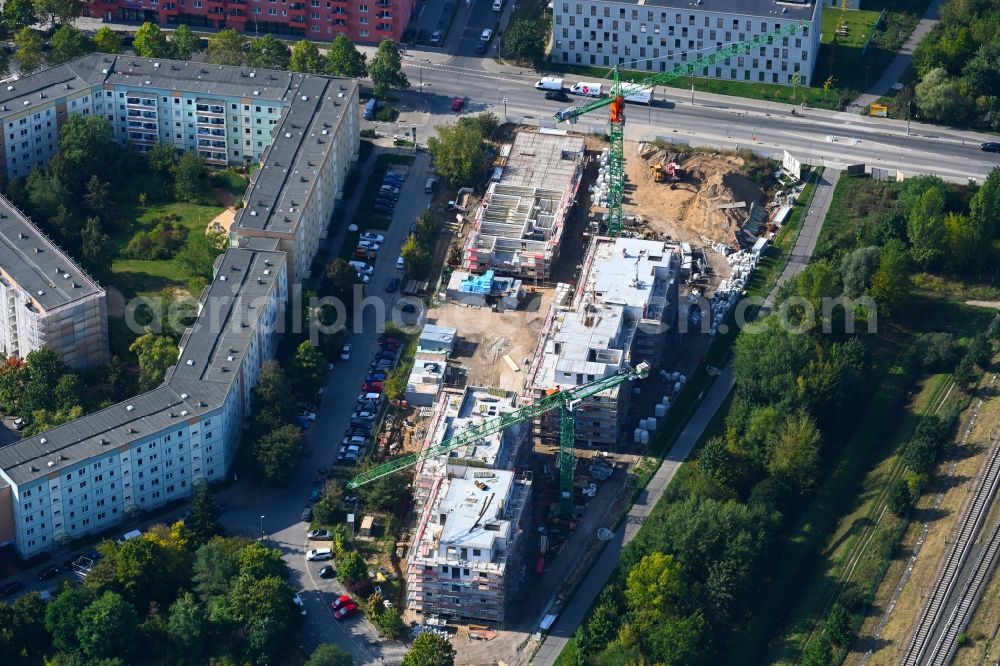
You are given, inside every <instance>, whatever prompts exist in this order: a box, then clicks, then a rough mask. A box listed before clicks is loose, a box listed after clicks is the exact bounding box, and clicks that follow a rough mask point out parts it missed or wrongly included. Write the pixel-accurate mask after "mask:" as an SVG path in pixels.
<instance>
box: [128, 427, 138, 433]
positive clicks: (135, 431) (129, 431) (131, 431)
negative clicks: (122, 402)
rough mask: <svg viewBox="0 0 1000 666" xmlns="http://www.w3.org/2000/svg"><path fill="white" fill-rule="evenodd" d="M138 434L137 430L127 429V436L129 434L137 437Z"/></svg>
mask: <svg viewBox="0 0 1000 666" xmlns="http://www.w3.org/2000/svg"><path fill="white" fill-rule="evenodd" d="M138 433H139V431H138V430H136V429H135V428H131V427H130V428H129V429H128V434H130V435H137V434H138Z"/></svg>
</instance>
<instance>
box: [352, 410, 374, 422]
mask: <svg viewBox="0 0 1000 666" xmlns="http://www.w3.org/2000/svg"><path fill="white" fill-rule="evenodd" d="M376 416H377V414H375V412H365V411H358V412H354V413H353V414H351V420H352V421H374V420H375V417H376Z"/></svg>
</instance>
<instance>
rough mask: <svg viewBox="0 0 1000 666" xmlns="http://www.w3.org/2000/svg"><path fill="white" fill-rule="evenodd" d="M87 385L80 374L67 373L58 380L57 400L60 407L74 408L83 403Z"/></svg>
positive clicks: (57, 405)
mask: <svg viewBox="0 0 1000 666" xmlns="http://www.w3.org/2000/svg"><path fill="white" fill-rule="evenodd" d="M86 391H87V387H86V386H85V385H84V383H83V380H82V379H80V375H75V374H73V373H67V374H65V375H63V376H62V377H60V378H59V381H57V382H56V388H55V400H56V407H58V408H59V409H72V408H73V407H77V406H79V405H82V404H83V400H84V396H85V394H86Z"/></svg>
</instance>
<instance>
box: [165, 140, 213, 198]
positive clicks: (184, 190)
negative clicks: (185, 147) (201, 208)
mask: <svg viewBox="0 0 1000 666" xmlns="http://www.w3.org/2000/svg"><path fill="white" fill-rule="evenodd" d="M208 185H209V183H208V167H206V166H205V160H203V159H202V158H201V157H199V156H198V153H196V152H194V151H193V150H189V151H187V152H186V153H184V155H182V156H181V159H180V160H179V161H178V162H177V166H176V167H175V170H174V195H175V196H176V197H177V198H178V199H180V200H182V201H189V202H191V203H197V202H198V201H200V200H201V199H202V198H203V197H204V196H205V194H207V193H208Z"/></svg>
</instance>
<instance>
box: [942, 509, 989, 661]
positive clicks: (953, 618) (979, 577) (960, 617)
mask: <svg viewBox="0 0 1000 666" xmlns="http://www.w3.org/2000/svg"><path fill="white" fill-rule="evenodd" d="M998 554H1000V521H997V523H996V525H994V526H993V529H992V530H991V532H990V536H989V539H988V540H987V541H986V543H985V544H984V545H983V549H982V550H981V551H980V553H979V556H978V557H977V558H976V562H975V564H974V566H973V569H972V573H971V575H970V576H969V580H968V581H966V583H965V585H964V586H963V587H962V593H961V596H960V597H959V598H958V603H956V604H955V608H954V609H953V610H952V612H951V615H950V616H949V617H948V623H947V624H946V625H945V627H944V629H943V630H942V632H941V635H940V636H939V637H938V640H937V642H936V643H935V644H934V649H933V650H932V651H931V652H930V654H929V655H928V658H927V663H928V664H931V665H933V666H947V664H949V663H951V658H952V656H953V655H954V653H955V649H956V648H957V647H958V634H959V633H961V632H962V631H964V630H965V628H966V627H967V626H968V625H969V620H971V619H972V613H973V612H974V611H975V610H976V604H978V603H979V598H980V597H981V596H982V594H983V590H985V589H986V584H987V583H988V582H989V579H990V574H991V573H992V572H993V567H994V566H995V565H996V563H997V556H998Z"/></svg>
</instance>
